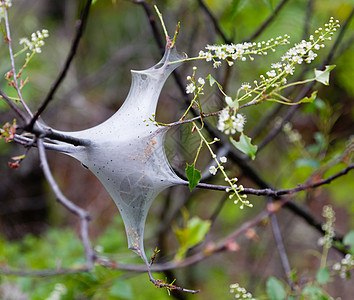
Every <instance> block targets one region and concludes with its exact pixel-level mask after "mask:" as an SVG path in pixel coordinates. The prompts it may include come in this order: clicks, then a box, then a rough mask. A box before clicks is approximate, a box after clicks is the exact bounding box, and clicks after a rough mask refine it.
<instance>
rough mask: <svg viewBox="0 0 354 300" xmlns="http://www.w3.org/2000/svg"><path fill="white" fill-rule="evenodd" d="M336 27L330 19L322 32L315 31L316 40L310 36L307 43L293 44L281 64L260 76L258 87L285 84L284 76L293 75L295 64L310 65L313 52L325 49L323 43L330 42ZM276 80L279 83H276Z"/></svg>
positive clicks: (275, 65)
mask: <svg viewBox="0 0 354 300" xmlns="http://www.w3.org/2000/svg"><path fill="white" fill-rule="evenodd" d="M338 27H340V25H339V21H338V20H336V21H334V19H333V17H332V18H330V20H329V22H328V24H325V29H324V30H323V29H322V28H318V29H317V30H316V31H315V34H316V35H317V38H315V37H314V36H313V35H311V36H310V38H309V41H305V40H302V41H301V42H300V43H298V44H295V46H294V47H292V48H290V49H289V50H288V51H287V52H286V53H285V55H283V56H282V57H281V62H277V63H274V64H272V65H271V70H270V71H268V72H266V76H264V75H261V76H260V77H261V80H262V81H261V83H260V84H259V86H262V84H263V85H264V84H269V83H270V84H271V86H272V87H276V86H279V84H286V78H285V77H286V75H288V74H290V75H293V74H294V71H295V66H296V65H297V64H302V63H303V62H306V63H311V62H312V61H313V60H314V59H315V58H316V57H317V53H315V51H318V50H320V49H321V48H324V47H325V44H324V43H323V42H325V40H331V39H332V35H333V34H334V32H335V31H336V30H337V28H338ZM278 80H279V82H277V81H278ZM255 84H256V86H257V85H258V84H257V82H255Z"/></svg>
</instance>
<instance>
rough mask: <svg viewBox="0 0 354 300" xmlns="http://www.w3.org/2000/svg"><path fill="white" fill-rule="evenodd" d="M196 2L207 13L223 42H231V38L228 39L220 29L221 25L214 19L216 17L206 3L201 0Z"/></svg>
mask: <svg viewBox="0 0 354 300" xmlns="http://www.w3.org/2000/svg"><path fill="white" fill-rule="evenodd" d="M198 3H199V5H200V7H201V8H202V9H203V10H204V11H205V13H206V14H207V15H208V17H209V18H210V20H211V22H212V23H213V25H214V28H215V30H216V32H217V33H218V34H219V35H220V36H221V38H222V39H223V40H224V42H225V43H226V44H231V43H232V40H231V39H229V38H228V37H227V36H226V34H225V33H224V32H223V31H222V29H221V26H220V25H219V22H218V20H217V19H216V17H215V16H214V15H213V13H212V12H211V11H210V9H209V8H208V7H207V5H206V4H205V3H204V1H203V0H198Z"/></svg>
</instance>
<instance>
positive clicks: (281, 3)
mask: <svg viewBox="0 0 354 300" xmlns="http://www.w3.org/2000/svg"><path fill="white" fill-rule="evenodd" d="M286 2H288V0H282V1H281V2H280V3H279V4H278V6H277V7H276V8H275V10H274V12H273V13H272V14H271V15H270V16H269V18H268V19H267V20H265V21H264V22H263V23H262V24H261V26H259V27H258V29H257V30H256V31H255V32H254V33H253V34H251V35H250V36H249V37H248V38H247V39H245V40H244V41H245V42H249V41H254V40H255V38H257V37H258V36H259V35H260V34H261V33H262V32H263V31H264V30H265V29H266V28H267V27H268V26H269V25H270V24H271V23H272V21H273V20H274V18H275V17H276V16H277V15H278V13H279V11H280V10H281V9H282V7H283V6H284V5H285V3H286Z"/></svg>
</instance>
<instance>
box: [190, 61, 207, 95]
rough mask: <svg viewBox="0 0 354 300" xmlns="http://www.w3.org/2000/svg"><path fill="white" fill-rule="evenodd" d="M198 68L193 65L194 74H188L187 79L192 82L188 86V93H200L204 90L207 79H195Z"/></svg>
mask: <svg viewBox="0 0 354 300" xmlns="http://www.w3.org/2000/svg"><path fill="white" fill-rule="evenodd" d="M196 70H197V67H193V76H192V77H191V76H187V80H188V81H189V82H190V83H188V84H187V86H186V93H187V94H192V93H194V92H195V91H197V92H198V94H199V93H200V92H201V91H202V90H203V87H204V84H205V80H204V79H203V78H201V77H199V78H198V80H197V81H196V80H195V71H196Z"/></svg>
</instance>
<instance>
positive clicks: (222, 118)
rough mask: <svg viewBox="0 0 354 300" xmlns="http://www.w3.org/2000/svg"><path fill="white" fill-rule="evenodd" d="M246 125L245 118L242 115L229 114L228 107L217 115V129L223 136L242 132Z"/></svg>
mask: <svg viewBox="0 0 354 300" xmlns="http://www.w3.org/2000/svg"><path fill="white" fill-rule="evenodd" d="M245 123H246V118H245V116H244V115H242V114H236V116H235V115H232V114H230V109H229V107H225V108H224V109H223V110H222V111H221V113H220V114H219V120H218V124H217V128H218V129H219V130H220V131H222V132H224V133H225V134H235V133H236V131H238V132H242V131H243V127H244V125H245Z"/></svg>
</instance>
